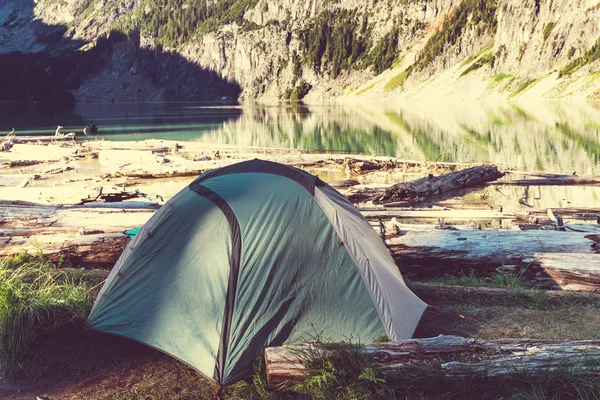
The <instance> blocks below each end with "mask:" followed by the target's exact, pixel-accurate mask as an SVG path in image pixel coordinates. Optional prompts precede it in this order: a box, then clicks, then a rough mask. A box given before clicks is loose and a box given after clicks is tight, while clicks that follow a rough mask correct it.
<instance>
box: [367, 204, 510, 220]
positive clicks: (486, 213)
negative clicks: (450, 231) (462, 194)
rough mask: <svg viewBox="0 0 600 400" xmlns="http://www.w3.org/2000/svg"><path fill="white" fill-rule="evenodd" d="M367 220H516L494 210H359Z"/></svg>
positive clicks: (508, 213) (506, 213)
mask: <svg viewBox="0 0 600 400" xmlns="http://www.w3.org/2000/svg"><path fill="white" fill-rule="evenodd" d="M359 210H360V212H361V214H362V215H363V216H364V217H365V218H367V219H392V218H397V219H438V218H443V219H447V220H467V221H468V220H471V219H475V220H477V219H510V220H512V219H515V218H516V215H515V214H514V213H510V212H500V211H492V210H444V209H439V208H438V209H427V208H424V209H400V208H396V209H394V208H379V209H378V208H367V207H362V208H359Z"/></svg>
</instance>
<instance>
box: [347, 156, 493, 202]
mask: <svg viewBox="0 0 600 400" xmlns="http://www.w3.org/2000/svg"><path fill="white" fill-rule="evenodd" d="M501 176H502V173H501V172H500V171H498V167H496V166H495V165H481V166H477V167H472V168H467V169H463V170H461V171H455V172H450V173H448V174H443V175H439V176H433V175H431V174H430V175H429V176H427V177H425V178H421V179H417V180H414V181H410V182H404V183H398V184H395V185H393V186H391V187H389V188H375V189H370V188H365V189H357V190H351V191H349V192H348V193H347V194H346V197H347V198H348V200H350V201H351V202H353V203H362V202H367V201H372V202H373V203H376V204H380V203H390V202H396V201H422V200H429V199H431V198H433V197H435V196H439V195H441V194H444V193H449V192H454V191H456V190H460V189H465V188H471V187H477V186H481V185H483V184H486V183H489V182H490V181H494V180H496V179H498V178H500V177H501Z"/></svg>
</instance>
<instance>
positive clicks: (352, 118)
mask: <svg viewBox="0 0 600 400" xmlns="http://www.w3.org/2000/svg"><path fill="white" fill-rule="evenodd" d="M86 124H95V125H97V126H98V128H99V134H98V135H97V136H96V137H95V138H100V139H104V140H144V139H151V138H155V139H156V138H158V139H171V140H177V141H199V142H204V143H213V144H235V145H244V146H266V147H279V148H281V147H283V148H294V149H306V150H315V151H322V152H342V153H360V154H366V155H381V156H392V157H399V158H404V159H412V160H430V161H434V160H440V161H450V162H493V163H498V164H501V165H503V166H510V167H514V168H517V169H520V170H526V171H537V172H542V171H543V172H559V173H572V172H577V174H579V175H588V174H589V175H591V174H598V173H599V172H600V171H599V169H598V164H599V163H600V105H599V104H597V103H568V102H548V103H543V102H539V103H536V104H534V105H528V104H515V103H500V104H488V105H483V104H477V103H474V104H472V103H471V104H466V103H465V104H460V103H459V104H445V105H444V104H441V105H440V104H436V105H434V104H428V105H420V106H416V105H393V104H383V105H372V104H368V105H367V104H363V105H332V104H328V105H317V106H313V105H275V106H252V107H248V106H244V107H241V106H223V105H210V104H194V103H125V104H123V103H103V104H93V103H92V104H90V103H84V104H76V105H73V106H69V107H43V106H40V105H17V104H0V132H8V131H10V130H11V129H12V128H15V130H16V133H17V134H19V135H52V134H54V131H55V129H56V126H57V125H62V126H64V129H63V132H71V131H73V132H77V133H81V131H82V129H83V127H84V126H85V125H86ZM95 138H92V140H93V139H95Z"/></svg>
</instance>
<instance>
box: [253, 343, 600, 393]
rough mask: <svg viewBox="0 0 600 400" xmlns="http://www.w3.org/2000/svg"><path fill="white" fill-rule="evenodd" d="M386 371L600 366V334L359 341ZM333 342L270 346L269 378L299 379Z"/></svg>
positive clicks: (468, 373)
mask: <svg viewBox="0 0 600 400" xmlns="http://www.w3.org/2000/svg"><path fill="white" fill-rule="evenodd" d="M353 346H355V348H356V351H359V352H361V353H362V354H364V355H365V356H366V357H367V360H368V361H369V362H370V363H371V365H372V366H373V368H375V370H377V371H378V372H380V373H383V374H388V375H393V374H402V373H403V372H404V371H406V370H407V368H408V367H411V366H417V365H424V363H427V365H429V366H431V365H435V366H438V367H439V368H440V370H441V372H442V374H443V375H444V376H446V377H450V378H451V377H474V376H479V377H493V376H505V375H511V374H518V373H527V374H529V375H537V374H547V373H549V372H553V371H596V370H600V342H599V341H597V340H579V341H562V340H533V339H495V340H492V339H475V338H463V337H458V336H444V335H440V336H438V337H434V338H426V339H408V340H401V341H397V342H388V343H375V344H365V345H353ZM333 351H335V350H331V348H330V347H328V346H327V345H320V344H303V345H287V346H281V347H267V348H266V349H265V351H264V360H265V369H266V374H267V382H268V384H269V385H270V386H272V387H277V386H279V387H282V386H284V384H286V383H294V382H299V381H301V380H302V378H303V377H304V376H305V375H306V374H307V373H308V371H307V368H306V364H307V361H309V360H311V358H313V357H315V356H316V357H327V355H328V354H331V352H333Z"/></svg>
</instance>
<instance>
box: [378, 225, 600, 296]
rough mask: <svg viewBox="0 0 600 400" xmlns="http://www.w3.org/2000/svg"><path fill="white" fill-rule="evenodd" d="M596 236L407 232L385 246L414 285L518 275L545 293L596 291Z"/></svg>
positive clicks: (599, 266) (599, 260)
mask: <svg viewBox="0 0 600 400" xmlns="http://www.w3.org/2000/svg"><path fill="white" fill-rule="evenodd" d="M599 241H600V240H599V235H594V234H588V233H580V232H559V231H480V230H461V231H458V230H435V231H409V232H407V234H406V235H403V236H401V237H399V238H394V239H390V240H388V241H387V244H388V247H389V249H390V251H391V253H392V256H393V258H394V260H395V261H396V264H397V265H398V267H399V268H400V271H401V272H402V273H403V274H404V275H405V276H407V277H410V278H412V279H416V280H431V279H438V278H442V277H444V276H445V275H447V274H456V273H461V272H463V273H465V272H470V271H473V273H475V274H476V275H479V276H490V275H492V274H494V273H497V272H499V271H502V272H507V271H509V272H510V273H513V274H519V275H521V276H522V277H523V279H525V280H526V281H527V282H529V283H531V284H532V285H534V286H537V287H540V288H544V289H562V290H586V291H600V254H598V242H599Z"/></svg>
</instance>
